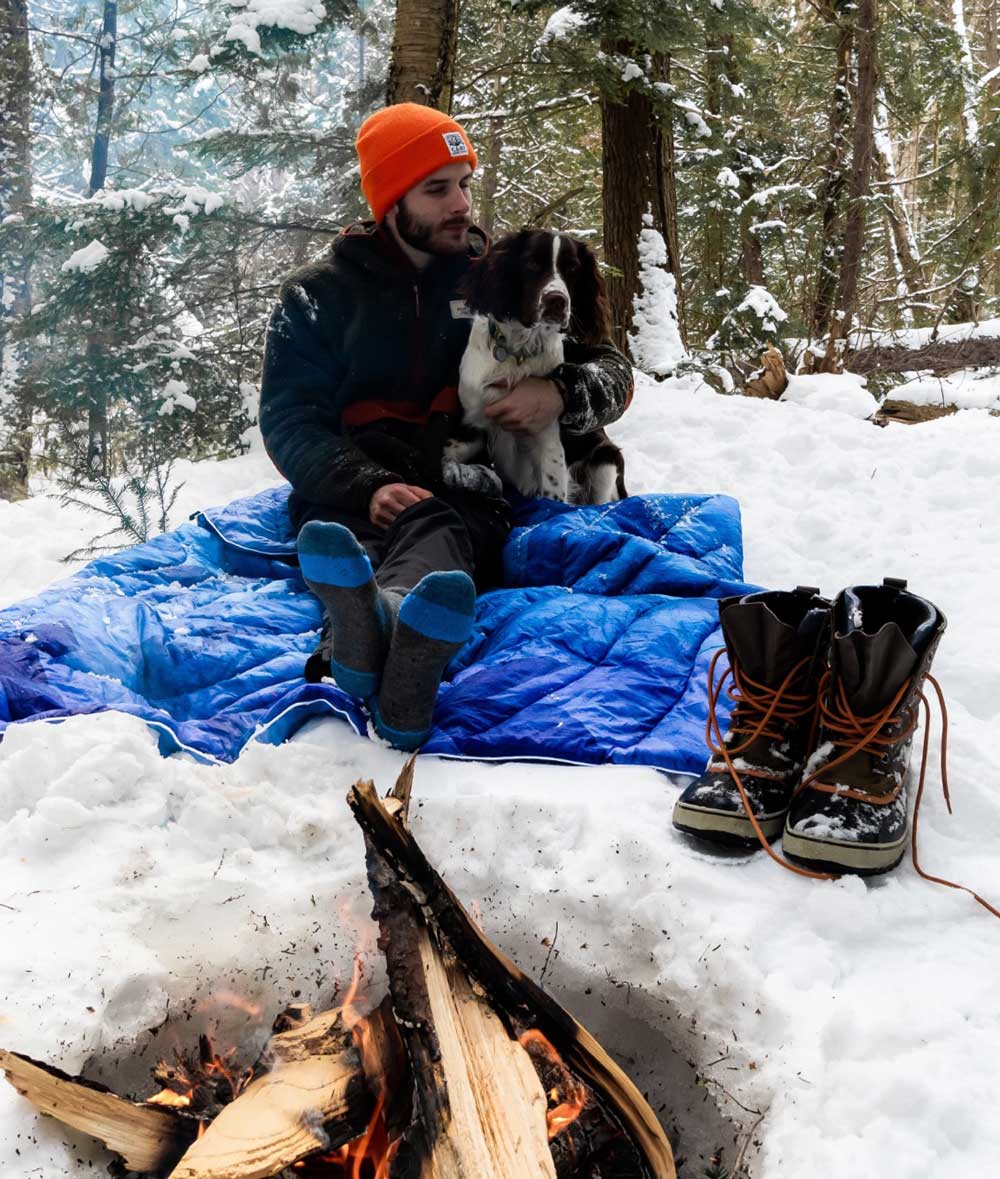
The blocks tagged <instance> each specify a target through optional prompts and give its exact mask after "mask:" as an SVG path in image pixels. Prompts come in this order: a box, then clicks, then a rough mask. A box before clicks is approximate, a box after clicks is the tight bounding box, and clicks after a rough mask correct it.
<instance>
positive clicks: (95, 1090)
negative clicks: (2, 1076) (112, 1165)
mask: <svg viewBox="0 0 1000 1179" xmlns="http://www.w3.org/2000/svg"><path fill="white" fill-rule="evenodd" d="M0 1069H2V1070H3V1071H4V1072H5V1073H6V1074H7V1080H8V1081H9V1082H10V1083H11V1084H12V1085H13V1086H14V1088H15V1089H16V1090H17V1091H18V1093H20V1094H21V1095H22V1096H23V1097H26V1098H27V1099H28V1100H29V1101H30V1102H31V1103H32V1105H34V1106H35V1107H36V1108H37V1109H39V1110H40V1111H41V1112H42V1113H43V1114H48V1115H50V1116H51V1117H53V1118H56V1119H57V1120H58V1121H60V1122H63V1123H65V1125H67V1126H72V1127H73V1128H74V1129H75V1130H83V1131H84V1132H85V1133H87V1134H90V1135H92V1136H93V1137H94V1138H99V1139H100V1140H101V1141H102V1142H103V1143H104V1144H105V1146H106V1147H107V1148H108V1150H112V1151H114V1152H115V1153H116V1154H119V1155H120V1156H121V1157H122V1158H123V1159H124V1160H125V1165H126V1166H127V1167H128V1168H129V1170H131V1171H142V1172H150V1173H152V1174H162V1173H163V1172H164V1171H166V1170H168V1169H169V1168H170V1167H172V1166H173V1165H174V1163H176V1162H177V1160H178V1159H179V1158H180V1157H181V1155H182V1154H183V1153H184V1151H185V1149H186V1148H187V1146H188V1144H189V1143H190V1142H191V1141H192V1139H193V1138H194V1137H195V1135H196V1134H197V1132H198V1122H197V1120H196V1119H194V1118H192V1117H190V1116H187V1115H185V1114H183V1113H180V1112H179V1111H177V1110H175V1109H169V1108H162V1107H159V1106H152V1105H141V1104H139V1103H137V1102H134V1101H127V1100H126V1099H125V1098H124V1097H117V1096H116V1095H115V1094H114V1093H112V1092H111V1091H110V1090H109V1089H106V1088H105V1087H104V1086H103V1085H98V1084H97V1083H96V1082H94V1081H87V1080H85V1079H84V1078H83V1077H71V1076H69V1075H68V1074H67V1073H64V1072H62V1071H61V1070H60V1069H57V1068H53V1067H52V1066H51V1065H47V1064H40V1063H39V1062H38V1061H35V1060H32V1059H31V1058H30V1057H28V1056H22V1055H21V1054H20V1053H18V1052H5V1051H3V1050H0Z"/></svg>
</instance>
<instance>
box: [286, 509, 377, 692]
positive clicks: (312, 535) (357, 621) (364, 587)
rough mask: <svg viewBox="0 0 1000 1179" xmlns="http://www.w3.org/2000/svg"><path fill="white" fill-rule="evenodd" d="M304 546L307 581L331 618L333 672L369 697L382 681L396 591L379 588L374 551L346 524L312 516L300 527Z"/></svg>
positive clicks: (303, 566)
mask: <svg viewBox="0 0 1000 1179" xmlns="http://www.w3.org/2000/svg"><path fill="white" fill-rule="evenodd" d="M298 550H299V567H300V568H301V570H302V576H303V577H304V578H305V581H306V585H308V586H309V588H310V589H311V590H312V592H313V593H314V594H315V595H316V596H317V597H318V598H319V600H320V601H321V602H322V603H323V605H324V606H325V607H326V611H327V614H328V616H329V619H330V625H331V629H332V631H333V646H332V650H331V654H330V674H331V675H332V676H333V678H334V679H335V680H336V682H337V687H338V688H342V689H343V690H344V691H345V692H347V694H348V695H349V696H357V697H359V698H361V699H367V698H368V697H369V696H372V695H374V694H375V693H376V692H377V691H378V690H379V685H380V683H381V679H382V666H383V664H384V663H385V657H386V652H387V651H388V649H389V642H390V639H391V637H392V617H393V606H394V602H393V597H394V595H392V594H386V593H384V592H383V591H381V590H379V588H378V586H377V585H376V584H375V577H374V574H373V573H372V566H371V562H370V561H369V560H368V554H367V553H366V552H365V550H364V549H363V548H362V547H361V545H360V544H358V541H357V539H356V538H355V536H354V533H353V532H351V530H350V529H349V528H345V527H344V526H343V525H342V524H329V523H324V522H323V521H320V520H310V521H309V523H308V524H304V525H303V526H302V529H301V531H300V532H299V536H298Z"/></svg>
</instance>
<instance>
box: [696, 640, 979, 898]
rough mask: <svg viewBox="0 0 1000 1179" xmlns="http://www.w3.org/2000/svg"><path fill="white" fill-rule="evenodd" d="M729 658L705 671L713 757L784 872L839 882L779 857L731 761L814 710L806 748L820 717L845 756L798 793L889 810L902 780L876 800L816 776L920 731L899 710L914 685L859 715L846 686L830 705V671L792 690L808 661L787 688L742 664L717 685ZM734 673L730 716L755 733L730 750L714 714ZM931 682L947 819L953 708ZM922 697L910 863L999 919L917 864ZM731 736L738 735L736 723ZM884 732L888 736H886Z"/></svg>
mask: <svg viewBox="0 0 1000 1179" xmlns="http://www.w3.org/2000/svg"><path fill="white" fill-rule="evenodd" d="M724 654H725V648H720V649H719V650H718V651H717V652H716V653H715V656H714V657H713V659H712V663H711V666H710V667H709V669H708V721H707V724H706V726H705V736H706V741H707V743H708V746H709V748H710V749H711V751H712V753H713V754H716V755H718V756H720V757H722V759H723V761H724V762H725V763H726V768H727V769H728V771H729V774H730V776H731V777H732V779H733V782H734V783H735V784H736V789H737V790H738V791H739V795H740V800H741V801H742V803H743V809H744V810H745V811H746V816H747V818H748V819H749V820H750V825H751V827H753V830H754V834H755V835H756V836H757V839H758V841H759V842H760V845H761V847H762V848H763V849H764V851H766V852H767V854H768V855H769V856H770V857H771V859H772V860H774V862H775V863H776V864H780V865H781V867H782V868H786V869H787V870H788V871H789V872H794V873H795V874H796V875H797V876H807V877H809V878H810V879H812V880H839V879H840V875H839V874H838V873H835V872H813V871H812V870H811V869H809V868H803V867H800V866H799V865H798V864H793V863H791V862H790V861H788V860H786V859H785V858H784V857H783V856H780V855H778V853H777V852H776V851H774V849H773V848H772V847H771V845H770V843H768V840H767V837H766V836H765V835H764V832H763V831H762V830H761V827H760V824H759V823H758V821H757V817H756V816H755V815H754V813H753V807H752V806H751V804H750V800H749V798H748V797H747V793H746V790H745V789H744V786H743V781H742V779H741V778H740V775H739V771H738V770H737V769H736V766H735V765H734V764H733V757H734V756H736V755H738V754H739V753H740V752H741V751H742V750H743V749H746V748H747V746H748V745H749V744H751V743H752V741H753V740H755V739H756V737H758V736H761V735H768V736H774V735H775V734H774V732H773V729H772V730H771V731H768V726H769V725H770V724H771V722H772V720H773V719H775V718H778V719H782V720H784V719H791V720H798V719H801V718H802V717H804V716H806V715H808V713H809V712H811V711H815V713H816V715H815V717H814V720H813V734H812V737H810V741H809V744H810V745H812V743H813V737H815V731H816V727H817V723H818V720H819V718H820V716H822V719H823V723H824V725H825V727H826V730H827V731H828V732H830V733H831V734H834V737H833V744H834V746H835V747H842V748H843V749H844V752H843V753H840V754H839V755H838V756H837V757H835V758H834V759H833V760H832V761H828V762H826V763H825V764H824V765H823V766H822V767H821V768H820V769H819V770H817V771H816V772H815V773H813V774H810V775H808V776H807V777H806V778H805V779H803V781H802V782H801V783H800V785H799V787H798V789H797V790H796V794H797V793H798V792H799V791H801V790H804V789H806V788H807V787H808V788H810V789H812V790H824V791H827V792H829V793H836V794H842V795H845V796H846V797H848V798H857V799H860V800H861V801H863V802H868V803H872V804H873V805H876V806H878V805H882V806H887V805H888V804H889V803H891V802H894V801H895V799H896V798H898V797H899V794H900V791H901V790H902V783H900V786H899V787H898V788H897V789H896V790H895V791H893V792H892V793H891V794H887V795H872V794H868V793H867V792H865V791H861V790H843V789H838V788H837V787H836V786H831V785H829V784H827V783H825V782H818V781H817V775H818V774H820V773H822V774H826V773H828V772H829V771H830V770H831V769H832V768H833V767H835V766H838V765H840V764H841V763H842V762H845V761H847V759H848V758H850V757H852V756H853V755H854V754H855V753H858V752H859V751H861V750H867V751H874V750H878V751H881V750H883V749H886V748H888V747H889V746H892V745H895V744H898V743H899V742H900V741H904V740H906V738H907V737H909V736H910V735H911V734H912V733H913V731H914V729H915V728H916V727H917V709H916V707H905V708H903V709H902V711H901V712H899V713H898V714H897V713H896V709H897V707H898V706H899V703H900V701H901V700H903V699H904V698H905V697H906V695H907V693H908V692H909V691H910V689H911V687H912V684H913V681H912V679H909V680H907V681H906V683H904V684H903V685H902V687H901V688H900V689H899V691H898V692H897V693H896V695H895V697H894V698H893V699H892V700H891V701H890V702H889V704H887V705H886V706H885V708H883V709H882V710H881V711H880V712H878V713H876V714H874V715H873V716H868V717H859V716H857V715H856V714H855V713H854V712H853V710H852V709H851V707H850V705H849V704H848V702H847V696H846V694H845V692H844V689H843V685H838V693H837V696H836V698H835V699H834V700H833V702H832V703H828V702H827V701H826V697H827V695H828V693H827V691H826V688H827V686H828V684H829V674H830V673H829V672H826V673H825V674H824V675H823V677H822V678H821V680H820V683H819V688H818V690H817V692H816V694H815V695H814V696H812V695H811V696H809V697H808V704H807V703H806V700H807V698H806V697H805V696H804V695H802V694H799V693H795V694H793V693H791V692H789V688H790V687H791V685H792V684H794V682H795V678H796V675H798V674H799V672H801V671H802V670H803V669H804V667H805V666H806V665H807V664H808V662H809V660H808V659H806V660H803V661H802V663H800V664H797V665H796V667H794V668H793V669H792V670H791V671H790V672H789V673H788V676H787V677H786V678H785V681H784V683H782V685H781V686H780V687H779V688H778V689H777V690H771V689H768V688H766V687H764V686H763V685H760V684H755V683H754V682H753V681H752V680H750V679H749V678H748V677H747V676H746V675H745V674H743V673H742V672H741V671H740V670H739V668H738V667H736V668H734V667H732V666H730V667H729V668H728V669H727V670H726V671H725V672H723V674H722V677H721V678H720V680H719V682H718V684H716V682H715V669H716V665H717V664H718V662H719V659H720V657H721V656H722V655H724ZM730 675H731V676H732V679H733V684H732V685H731V686H730V688H729V691H728V692H727V695H728V696H729V698H730V699H731V700H734V701H736V711H735V712H734V714H733V719H734V720H736V719H737V717H738V716H739V719H740V724H741V726H742V725H743V723H744V721H743V718H744V717H746V718H747V721H746V724H747V727H746V728H743V727H741V728H740V729H739V730H738V731H740V732H746V731H749V732H751V734H752V735H751V736H750V737H749V738H748V739H747V741H746V742H744V743H743V744H742V745H739V746H736V747H734V748H732V749H728V748H727V747H726V743H725V741H724V740H723V735H722V729H721V726H720V725H719V718H718V715H717V706H718V701H719V698H720V696H721V694H722V688H723V686H724V685H725V682H726V679H727V677H729V676H730ZM926 681H927V683H929V684H931V685H932V686H933V688H934V691H935V692H936V693H937V698H938V706H939V708H940V715H941V747H940V771H941V791H942V794H943V795H944V801H945V805H946V806H947V808H948V814H949V815H950V814H952V813H953V812H952V807H951V791H950V789H949V786H948V706H947V705H946V704H945V699H944V692H942V690H941V685H940V684H939V683H938V681H937V680H936V679H935V678H934V676H932V675H930V674H929V673H928V674H927V676H926ZM917 696H918V699H919V700H920V702H921V704H922V705H923V709H924V738H923V749H922V751H921V757H920V774H919V776H918V779H917V795H916V798H915V800H914V803H913V823H912V825H911V828H910V855H911V857H912V859H913V867H914V870H915V871H916V873H917V875H918V876H920V877H922V878H923V879H924V880H929V881H931V882H932V883H933V884H941V885H944V887H945V888H954V889H957V890H959V891H960V892H966V893H968V894H969V896H971V897H973V899H974V900H975V901H976V902H977V903H978V904H980V905H982V906H983V908H984V909H987V910H988V911H989V912H990V913H992V914H993V916H994V917H997V918H1000V910H998V909H996V908H994V906H993V905H991V904H990V903H989V901H987V900H984V898H983V897H981V896H980V895H979V894H978V893H977V892H974V891H973V890H972V889H971V888H967V887H966V886H965V885H964V884H956V883H955V881H953V880H946V879H945V878H944V877H943V876H934V875H932V874H931V873H930V872H925V871H924V869H923V868H922V867H921V866H920V860H919V857H918V855H917V825H918V822H919V818H920V803H921V801H922V799H923V796H924V785H925V781H926V777H927V762H928V759H929V755H930V740H931V708H930V704H929V702H928V700H927V697H926V696H925V695H924V693H923V692H922V691H920V692H918V693H917ZM755 714H756V715H757V716H758V718H759V719H758V720H757V721H756V723H752V720H751V718H752V717H753V716H754V715H755ZM730 731H733V728H732V725H731V726H730ZM887 734H891V736H890V735H887Z"/></svg>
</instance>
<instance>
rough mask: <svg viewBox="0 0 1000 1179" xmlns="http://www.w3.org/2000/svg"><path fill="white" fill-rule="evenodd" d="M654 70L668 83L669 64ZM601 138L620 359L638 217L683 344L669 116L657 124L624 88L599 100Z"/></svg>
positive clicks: (608, 49)
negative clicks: (667, 283) (659, 254)
mask: <svg viewBox="0 0 1000 1179" xmlns="http://www.w3.org/2000/svg"><path fill="white" fill-rule="evenodd" d="M602 49H603V50H604V52H605V53H608V54H621V55H625V56H627V57H629V58H636V57H639V56H642V51H641V50H639V49H637V47H636V46H634V45H632V44H631V43H629V42H623V41H605V42H603V43H602ZM654 68H655V69H656V70H657V73H658V75H659V78H660V80H662V81H666V80H667V79H668V78H669V73H670V63H669V58H668V57H667V56H666V55H665V54H659V55H656V56H655V57H654ZM601 138H602V145H603V165H604V166H603V170H602V176H603V180H602V200H603V208H604V260H605V261H606V262H607V263H608V265H609V266H611V267H613V268H614V270H615V271H617V272H619V273H617V274H615V275H614V276H613V277H611V278H610V279H609V281H608V298H609V302H610V306H611V322H612V338H613V339H614V342H615V344H616V345H617V346H618V347H619V348H620V349H621V350H622V351H624V352H626V353H627V352H628V334H629V329H630V327H631V326H632V316H633V311H634V299H635V296H636V294H637V293H638V291H639V234H640V231H641V230H642V228H643V221H642V218H643V215H644V214H645V213H647V212H648V211H650V210H652V214H653V224H654V227H655V228H656V229H657V230H659V232H660V233H661V234H662V236H663V240H664V242H665V243H666V246H667V266H668V269H669V270H670V271H671V273H672V274H673V275H674V279H675V281H676V290H677V317H678V320H679V321H680V324H681V335H682V338H683V324H684V312H683V289H682V286H681V275H680V258H679V248H678V246H679V237H678V233H677V198H676V188H675V183H674V167H673V156H674V150H673V129H672V120H671V118H670V117H669V115H665V116H664V117H663V118H662V120H661V119H658V118H657V115H656V111H655V108H654V106H653V103H652V101H651V100H650V98H649V97H648V96H647V95H645V94H643V93H642V92H641V91H639V90H637V89H635V88H631V89H630V90H629V91H628V92H627V94H626V95H625V97H624V100H623V101H618V100H617V99H616V98H614V97H612V96H610V95H604V96H602V98H601Z"/></svg>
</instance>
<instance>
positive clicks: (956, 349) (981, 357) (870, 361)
mask: <svg viewBox="0 0 1000 1179" xmlns="http://www.w3.org/2000/svg"><path fill="white" fill-rule="evenodd" d="M997 366H1000V336H983V337H980V338H976V339H970V340H934V341H931V343H929V344H925V345H924V346H923V347H921V348H907V347H904V346H902V345H897V344H891V343H887V344H880V345H878V346H877V347H872V348H859V349H858V350H857V351H856V352H850V353H848V356H847V365H846V367H847V368H848V369H849V370H850V371H851V372H852V373H861V374H862V375H863V376H867V375H868V374H869V373H908V372H916V371H918V370H923V369H927V370H930V371H931V372H934V373H938V374H941V375H944V374H947V373H953V372H956V371H957V370H958V369H961V368H995V367H997Z"/></svg>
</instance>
